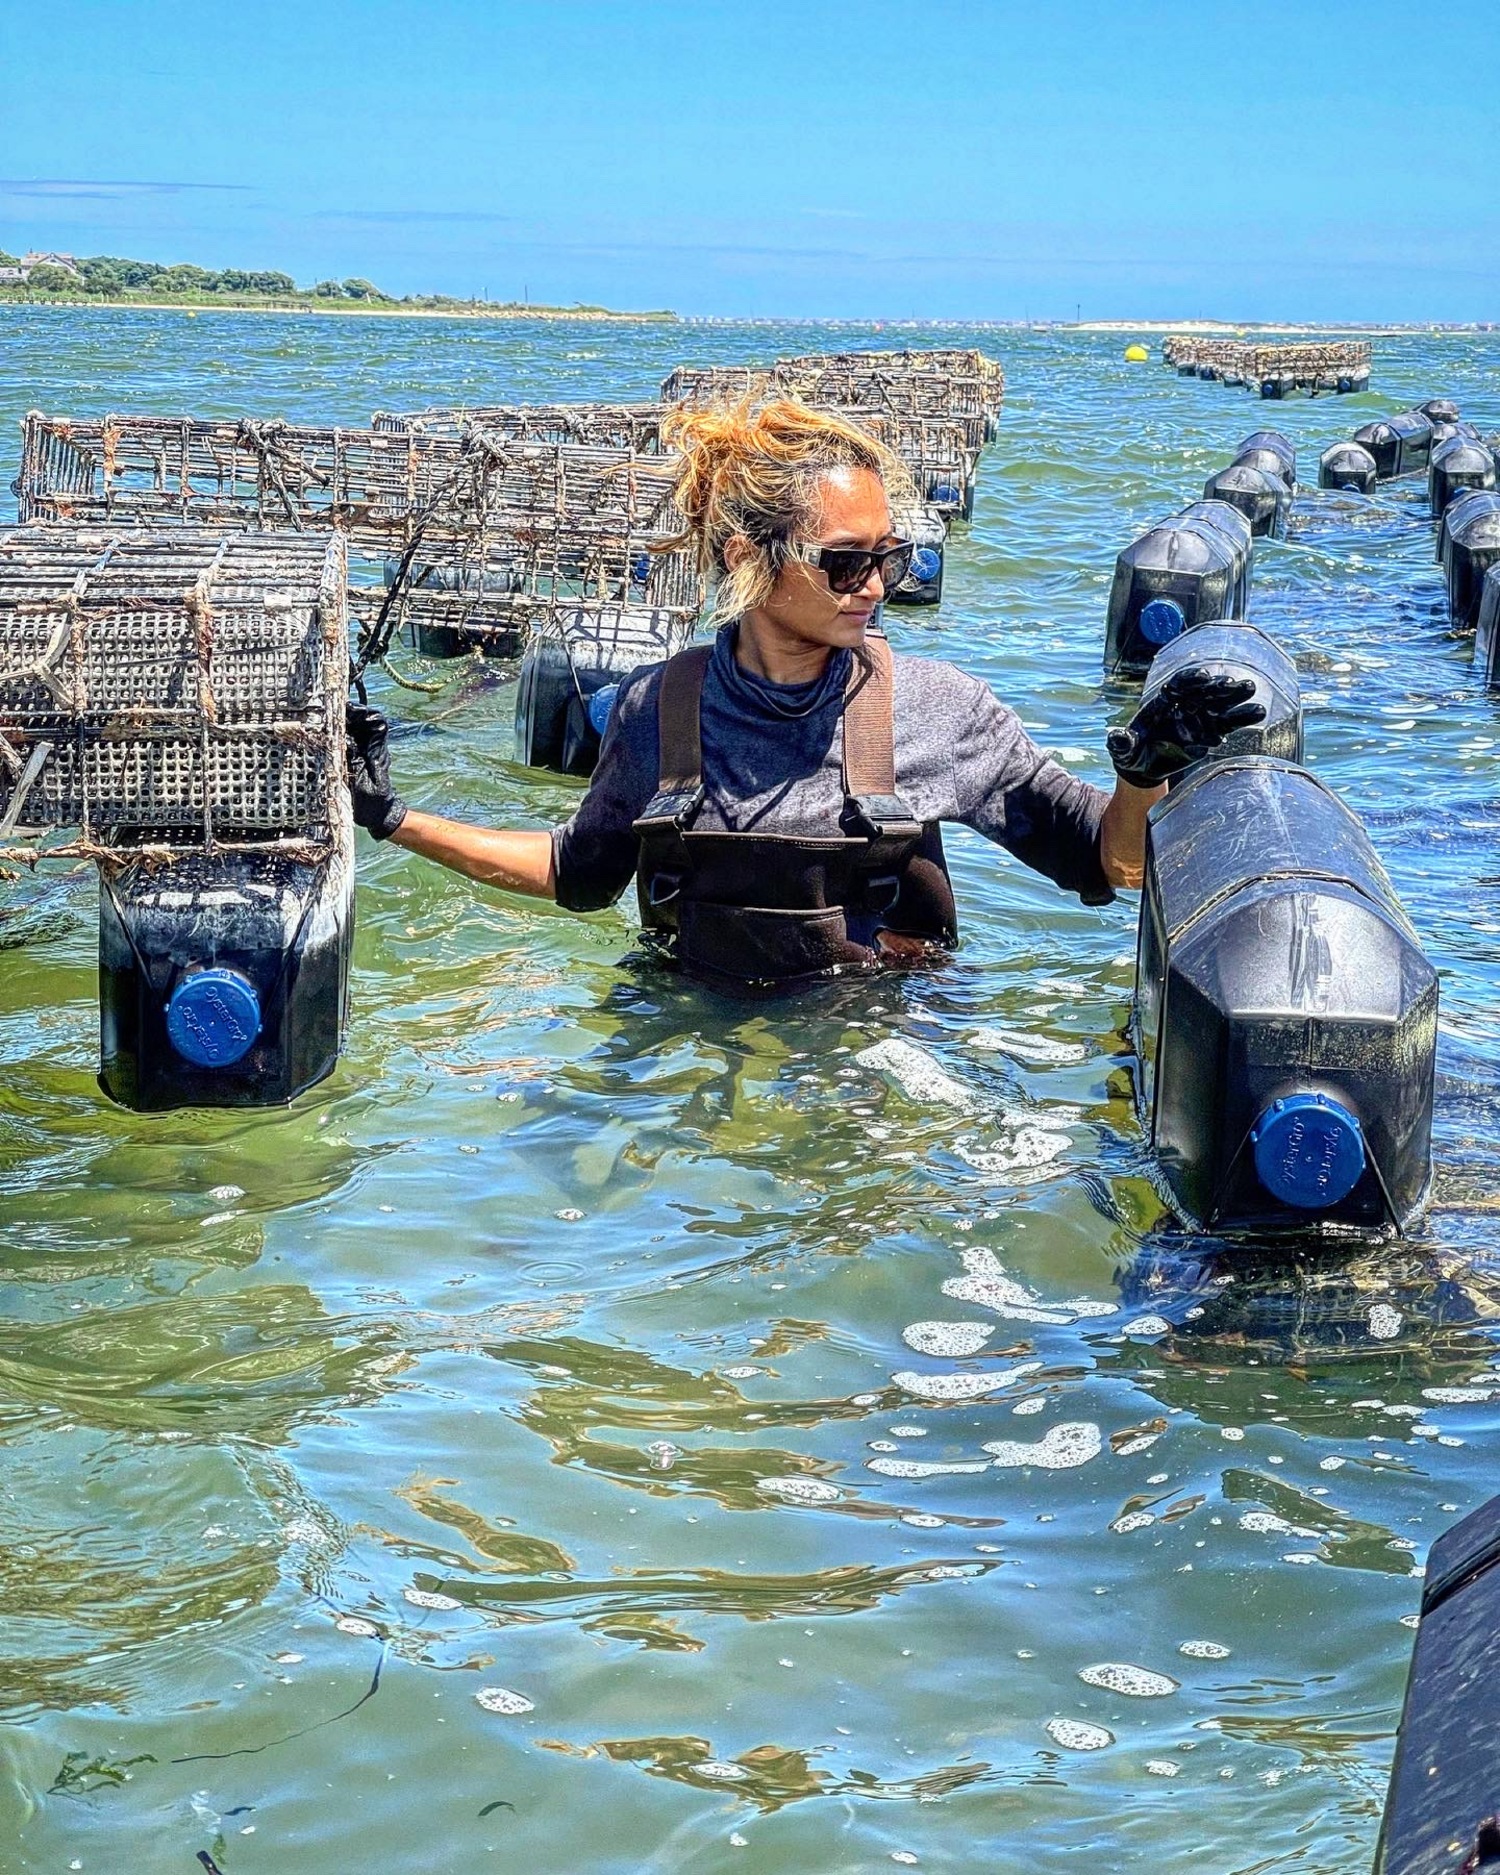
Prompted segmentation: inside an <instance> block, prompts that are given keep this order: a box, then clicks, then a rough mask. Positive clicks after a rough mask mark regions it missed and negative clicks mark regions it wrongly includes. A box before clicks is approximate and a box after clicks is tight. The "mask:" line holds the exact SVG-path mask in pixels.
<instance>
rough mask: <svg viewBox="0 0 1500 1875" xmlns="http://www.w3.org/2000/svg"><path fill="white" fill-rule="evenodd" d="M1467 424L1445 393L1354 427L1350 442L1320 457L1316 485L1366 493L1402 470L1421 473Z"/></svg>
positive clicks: (1393, 477) (1333, 447) (1338, 445)
mask: <svg viewBox="0 0 1500 1875" xmlns="http://www.w3.org/2000/svg"><path fill="white" fill-rule="evenodd" d="M1464 427H1465V426H1463V425H1462V424H1460V422H1459V415H1458V406H1457V405H1456V404H1455V403H1453V402H1451V401H1450V400H1449V399H1448V398H1446V397H1433V398H1429V399H1428V401H1427V402H1426V403H1425V404H1415V405H1413V406H1412V408H1411V409H1410V410H1402V411H1398V412H1397V413H1396V415H1395V416H1393V417H1381V418H1378V419H1376V420H1375V421H1374V422H1371V423H1366V424H1364V425H1362V426H1361V427H1360V428H1359V429H1357V430H1356V431H1355V432H1354V435H1353V437H1352V439H1351V440H1350V441H1348V442H1343V443H1333V444H1331V445H1330V446H1329V447H1328V448H1327V449H1325V450H1324V451H1323V454H1322V456H1321V458H1320V459H1319V462H1318V486H1319V488H1345V489H1353V490H1355V491H1356V492H1357V493H1359V494H1362V495H1368V494H1369V493H1371V491H1372V490H1373V489H1374V487H1375V485H1376V483H1377V482H1391V481H1394V480H1395V479H1396V478H1397V477H1398V476H1402V475H1425V474H1426V473H1427V471H1428V468H1429V467H1430V465H1431V461H1432V457H1433V453H1434V451H1435V450H1438V449H1441V448H1442V447H1443V446H1444V445H1445V444H1446V443H1448V442H1449V441H1450V440H1451V439H1452V438H1453V437H1454V436H1455V435H1458V434H1459V433H1461V431H1462V430H1463V429H1464Z"/></svg>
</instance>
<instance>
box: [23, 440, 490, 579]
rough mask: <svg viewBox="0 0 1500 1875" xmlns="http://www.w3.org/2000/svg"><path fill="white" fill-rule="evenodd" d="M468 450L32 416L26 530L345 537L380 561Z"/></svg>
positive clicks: (26, 455)
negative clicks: (68, 526) (164, 529)
mask: <svg viewBox="0 0 1500 1875" xmlns="http://www.w3.org/2000/svg"><path fill="white" fill-rule="evenodd" d="M460 454H461V449H460V445H459V443H458V442H456V441H455V440H454V439H452V438H449V437H438V436H430V435H427V434H425V433H423V432H421V431H376V430H344V429H324V428H317V427H309V426H306V425H301V424H290V423H282V422H279V421H277V422H264V423H261V422H254V421H252V420H251V419H249V418H241V419H238V420H233V419H231V420H225V421H215V420H211V419H203V418H197V417H153V416H144V417H143V416H106V417H104V418H102V419H101V420H98V421H78V420H75V419H74V418H71V417H48V416H44V415H43V414H42V413H41V412H40V411H35V410H34V411H31V412H30V413H29V414H28V415H27V417H26V420H25V423H24V425H23V428H22V440H21V474H20V478H19V481H18V483H17V488H16V492H17V495H18V497H19V518H20V519H21V520H22V521H23V522H24V521H33V520H38V521H81V522H94V523H100V524H104V525H108V526H121V525H129V524H132V523H143V524H146V525H160V524H162V523H170V522H174V521H175V522H184V523H187V522H191V523H195V524H197V525H199V526H208V527H218V528H221V529H222V528H256V529H260V528H267V529H274V530H283V529H284V530H288V531H290V532H293V533H302V532H315V531H318V530H320V529H321V530H327V529H330V528H332V529H336V530H337V531H338V532H340V533H343V534H346V535H347V536H348V537H349V541H350V544H351V546H352V547H353V549H354V550H355V551H356V552H359V553H361V554H365V555H370V556H376V555H379V554H380V553H382V552H384V551H385V550H386V549H387V548H389V547H390V546H391V545H392V544H395V545H396V546H398V547H399V546H400V545H401V544H402V542H403V541H404V539H405V537H406V533H407V530H408V527H409V524H410V518H411V515H412V514H413V512H414V511H416V510H419V509H421V508H422V507H423V506H425V505H427V504H428V503H430V502H431V500H432V499H433V497H434V495H435V494H436V493H437V492H438V491H439V490H440V489H441V488H442V487H443V485H444V484H445V482H446V481H448V480H449V479H451V478H452V476H453V474H454V472H455V469H456V468H457V467H458V463H459V457H460Z"/></svg>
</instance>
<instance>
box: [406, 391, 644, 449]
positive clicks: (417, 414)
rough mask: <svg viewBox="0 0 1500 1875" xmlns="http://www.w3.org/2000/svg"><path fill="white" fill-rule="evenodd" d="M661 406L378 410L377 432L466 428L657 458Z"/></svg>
mask: <svg viewBox="0 0 1500 1875" xmlns="http://www.w3.org/2000/svg"><path fill="white" fill-rule="evenodd" d="M662 410H663V406H662V405H661V404H654V403H653V404H604V403H592V404H468V405H465V404H453V405H438V406H434V407H433V408H431V409H427V410H409V411H386V410H380V411H376V413H375V415H374V416H373V417H372V418H371V423H372V425H373V426H374V428H375V429H377V430H387V431H402V430H420V431H422V432H423V433H425V434H426V435H429V436H450V437H462V436H463V435H464V434H465V433H466V431H467V430H468V429H469V428H470V426H471V425H472V426H474V427H477V428H478V429H480V430H483V431H485V432H486V433H487V434H488V435H490V436H492V437H504V438H506V439H507V440H509V441H511V442H518V443H577V444H582V445H584V446H585V447H590V446H591V447H594V448H603V449H628V450H631V451H633V452H634V453H635V454H637V455H655V454H657V453H658V452H659V451H660V449H661V446H662V444H661V418H662Z"/></svg>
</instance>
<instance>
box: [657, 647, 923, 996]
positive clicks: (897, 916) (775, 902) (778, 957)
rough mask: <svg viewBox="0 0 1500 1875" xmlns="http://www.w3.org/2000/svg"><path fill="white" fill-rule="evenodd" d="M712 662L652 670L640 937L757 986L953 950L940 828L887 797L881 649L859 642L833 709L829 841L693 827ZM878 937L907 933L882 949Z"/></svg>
mask: <svg viewBox="0 0 1500 1875" xmlns="http://www.w3.org/2000/svg"><path fill="white" fill-rule="evenodd" d="M711 656H712V650H711V648H710V647H708V646H706V645H697V646H694V647H693V648H692V649H690V650H688V651H682V652H679V653H678V655H677V656H676V657H674V658H672V659H670V660H669V662H668V663H667V665H666V668H665V670H664V671H663V673H662V683H661V697H660V704H659V717H660V728H661V769H660V775H659V779H658V781H657V792H656V795H655V797H654V798H653V799H652V801H651V803H650V805H649V806H648V807H647V809H646V811H645V813H644V814H642V816H641V817H640V819H639V820H638V821H636V823H635V832H636V834H637V836H638V837H639V839H640V843H641V853H640V863H639V870H638V876H637V886H638V889H639V893H640V907H641V924H642V927H643V929H644V931H645V933H646V936H647V938H648V940H649V941H650V942H652V943H653V944H655V945H656V946H657V947H658V948H659V949H661V950H662V951H664V952H665V953H666V954H667V955H668V956H670V957H672V958H673V959H674V960H675V961H676V962H677V963H679V964H680V965H681V966H682V967H683V968H684V969H685V970H688V971H690V972H691V973H692V974H694V975H695V976H701V977H705V978H707V979H708V980H710V981H714V980H718V981H719V982H721V983H724V984H726V985H732V986H734V987H736V988H740V989H745V988H749V989H763V990H764V989H782V988H789V987H791V986H793V985H796V984H799V983H806V982H810V981H813V980H815V979H816V978H819V977H830V976H839V975H843V974H846V973H849V972H854V971H861V970H876V969H879V968H881V967H882V966H883V965H885V964H887V963H888V962H891V961H912V960H913V957H915V958H916V959H920V958H921V957H922V956H923V955H925V954H926V953H927V952H928V951H929V950H931V949H942V950H948V949H951V948H952V947H953V946H954V945H955V944H956V943H957V942H958V914H957V911H956V909H955V907H954V903H953V888H952V886H951V885H950V884H949V880H948V868H947V866H946V864H945V862H944V859H943V843H942V838H941V835H940V833H939V830H938V826H937V823H936V822H935V821H931V822H927V823H923V822H922V821H919V820H917V819H916V818H915V817H914V816H913V814H912V812H911V809H910V808H909V807H908V806H907V805H906V803H905V802H904V801H902V800H901V799H900V797H899V796H898V795H897V793H896V780H895V728H894V719H893V710H892V704H893V691H892V671H891V651H890V646H889V645H888V644H887V643H886V642H885V640H884V639H883V638H870V639H868V640H867V641H866V644H865V655H864V656H863V657H861V656H860V655H858V654H856V656H855V658H854V662H853V668H852V670H851V672H850V678H849V686H848V689H847V691H846V692H845V698H844V712H843V739H844V747H843V783H844V806H843V811H842V813H841V814H840V816H839V820H838V824H837V827H836V828H832V829H830V831H829V833H828V835H827V836H826V837H823V836H809V835H794V834H776V833H730V832H709V831H706V830H705V831H701V832H700V831H699V830H698V829H697V827H696V826H695V824H694V823H695V822H696V820H697V818H698V815H699V812H700V810H701V809H702V806H703V800H704V789H703V748H702V738H701V731H700V722H699V706H700V703H701V700H702V695H703V680H704V676H705V674H706V672H707V669H708V662H709V659H710V657H711ZM851 926H854V927H855V928H856V929H857V930H858V931H859V932H860V933H861V934H862V936H860V937H856V936H854V935H852V934H851ZM882 933H888V934H890V937H891V938H892V939H895V940H902V939H904V940H907V941H906V942H905V943H900V942H897V943H895V944H893V945H892V946H891V947H890V953H889V954H888V953H883V952H882V949H881V947H880V945H879V943H878V941H877V939H878V936H879V934H882ZM863 934H868V941H863Z"/></svg>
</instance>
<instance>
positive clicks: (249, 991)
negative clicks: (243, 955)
mask: <svg viewBox="0 0 1500 1875" xmlns="http://www.w3.org/2000/svg"><path fill="white" fill-rule="evenodd" d="M259 1034H260V998H259V997H258V996H257V995H256V993H255V987H254V985H253V984H252V983H251V982H250V980H249V979H248V978H247V977H243V976H241V975H240V973H239V971H238V970H195V971H194V972H193V974H192V975H191V976H186V977H184V978H183V979H182V981H181V982H180V983H179V984H178V985H177V987H176V989H174V990H173V992H172V995H171V998H170V1000H169V1001H168V1003H167V1039H168V1040H169V1041H170V1042H171V1044H172V1046H173V1047H174V1048H175V1049H176V1050H177V1052H178V1054H179V1055H181V1056H182V1058H183V1060H184V1061H191V1062H192V1064H193V1065H194V1067H197V1068H228V1067H232V1066H233V1064H234V1063H235V1062H236V1061H238V1060H239V1059H240V1057H241V1056H242V1055H245V1054H247V1053H248V1052H249V1050H250V1048H251V1046H252V1045H253V1043H254V1041H255V1038H256V1037H257V1036H258V1035H259Z"/></svg>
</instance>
